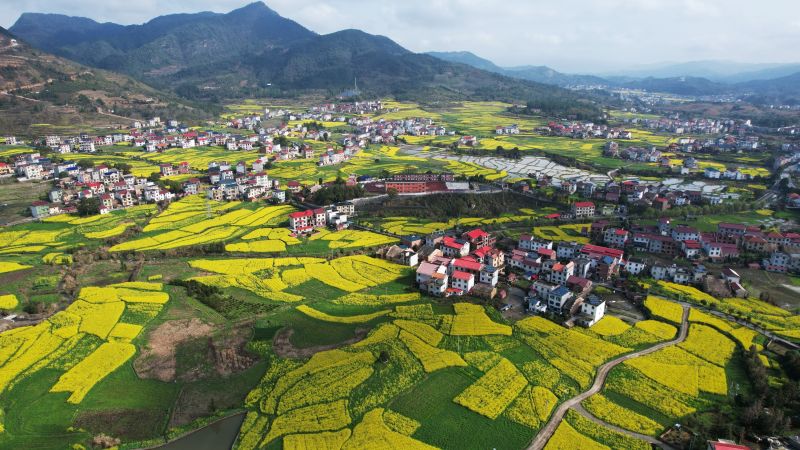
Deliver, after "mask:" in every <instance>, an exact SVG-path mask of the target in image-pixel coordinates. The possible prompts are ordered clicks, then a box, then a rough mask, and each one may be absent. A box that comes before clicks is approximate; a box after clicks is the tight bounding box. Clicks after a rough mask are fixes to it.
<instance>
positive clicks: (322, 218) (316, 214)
mask: <svg viewBox="0 0 800 450" xmlns="http://www.w3.org/2000/svg"><path fill="white" fill-rule="evenodd" d="M326 225H327V217H326V214H325V210H324V209H322V208H317V209H313V210H312V209H308V210H305V211H297V212H293V213H291V214H289V228H290V229H291V230H292V231H294V232H295V233H307V232H309V231H311V230H313V229H314V228H317V227H324V226H326Z"/></svg>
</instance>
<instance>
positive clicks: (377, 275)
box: [190, 256, 409, 314]
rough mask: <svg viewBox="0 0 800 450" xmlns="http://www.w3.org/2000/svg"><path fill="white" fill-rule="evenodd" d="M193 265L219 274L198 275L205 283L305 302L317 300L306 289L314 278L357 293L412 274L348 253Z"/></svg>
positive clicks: (217, 261) (403, 269) (398, 267)
mask: <svg viewBox="0 0 800 450" xmlns="http://www.w3.org/2000/svg"><path fill="white" fill-rule="evenodd" d="M190 265H191V266H192V267H194V268H198V269H201V270H206V271H209V272H214V273H217V274H219V275H211V276H203V277H197V278H195V280H197V281H199V282H201V283H204V284H208V285H212V286H217V287H221V288H224V287H239V288H242V289H246V290H249V291H251V292H253V293H255V294H257V295H260V296H262V297H264V298H267V299H270V300H274V301H278V302H298V301H302V300H303V299H304V297H305V295H306V294H309V295H308V296H309V297H310V299H314V295H312V294H311V292H308V291H307V290H306V289H305V286H307V285H308V283H310V282H312V280H315V281H316V282H321V283H323V284H324V285H327V286H330V287H332V288H335V289H337V290H343V291H345V292H357V291H361V290H364V289H367V288H370V287H375V286H379V285H381V284H384V283H389V282H393V281H395V280H398V279H400V278H402V277H405V276H407V274H408V273H409V269H408V268H406V267H403V266H399V265H396V264H392V263H389V262H387V261H384V260H380V259H375V258H370V257H368V256H347V257H343V258H338V259H335V260H332V261H330V262H328V261H325V260H324V259H320V258H307V257H303V258H291V257H288V258H263V259H235V260H195V261H191V262H190ZM259 274H261V276H258V275H259ZM287 291H292V292H300V293H303V294H304V295H298V294H294V293H290V292H287ZM339 292H341V291H339ZM312 314H313V313H312Z"/></svg>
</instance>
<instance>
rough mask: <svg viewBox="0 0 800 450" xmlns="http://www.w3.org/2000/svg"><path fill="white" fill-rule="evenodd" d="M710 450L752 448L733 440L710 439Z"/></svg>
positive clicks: (747, 449)
mask: <svg viewBox="0 0 800 450" xmlns="http://www.w3.org/2000/svg"><path fill="white" fill-rule="evenodd" d="M708 450H750V447H748V446H746V445H738V444H736V443H735V442H731V441H708Z"/></svg>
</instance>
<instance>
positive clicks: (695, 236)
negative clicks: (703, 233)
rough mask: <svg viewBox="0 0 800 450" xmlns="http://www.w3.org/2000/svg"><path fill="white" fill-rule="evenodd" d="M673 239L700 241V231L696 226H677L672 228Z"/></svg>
mask: <svg viewBox="0 0 800 450" xmlns="http://www.w3.org/2000/svg"><path fill="white" fill-rule="evenodd" d="M672 239H674V240H676V241H681V242H682V241H699V240H700V232H699V231H697V229H696V228H692V227H687V226H677V227H675V228H673V229H672Z"/></svg>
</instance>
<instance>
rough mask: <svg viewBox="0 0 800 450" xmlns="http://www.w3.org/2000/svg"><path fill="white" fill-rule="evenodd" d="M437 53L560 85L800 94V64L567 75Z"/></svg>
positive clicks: (783, 96) (699, 65)
mask: <svg viewBox="0 0 800 450" xmlns="http://www.w3.org/2000/svg"><path fill="white" fill-rule="evenodd" d="M428 54H429V55H432V56H435V57H437V58H440V59H443V60H447V61H451V62H457V63H462V64H468V65H471V66H473V67H476V68H480V69H483V70H487V71H491V72H495V73H500V74H503V75H506V76H509V77H514V78H520V79H525V80H532V81H536V82H539V83H545V84H553V85H557V86H580V85H582V86H603V87H609V88H629V89H641V90H647V91H650V92H663V93H670V94H678V95H687V96H711V95H723V94H730V95H740V96H750V98H752V99H754V100H758V101H759V102H772V101H776V102H789V103H791V102H793V101H796V100H797V99H800V85H798V84H797V83H795V82H793V81H794V80H800V65H795V64H747V63H735V62H729V61H704V62H692V63H684V64H671V65H667V64H665V65H656V66H648V67H647V68H644V67H639V68H637V69H633V70H631V71H630V72H629V71H620V72H616V74H607V75H606V76H604V77H600V76H595V75H574V74H564V73H561V72H558V71H556V70H554V69H551V68H549V67H547V66H521V67H508V68H504V67H500V66H498V65H496V64H494V63H493V62H492V61H489V60H488V59H484V58H481V57H479V56H477V55H475V54H473V53H471V52H467V51H462V52H429V53H428Z"/></svg>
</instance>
